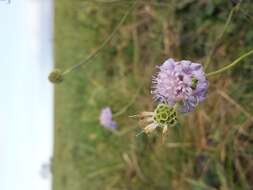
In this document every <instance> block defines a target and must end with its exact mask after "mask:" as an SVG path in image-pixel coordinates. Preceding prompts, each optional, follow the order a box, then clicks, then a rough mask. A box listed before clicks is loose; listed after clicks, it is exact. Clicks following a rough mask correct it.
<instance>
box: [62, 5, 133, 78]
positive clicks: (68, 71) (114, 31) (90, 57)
mask: <svg viewBox="0 0 253 190" xmlns="http://www.w3.org/2000/svg"><path fill="white" fill-rule="evenodd" d="M136 2H137V1H135V2H134V3H133V5H132V7H131V8H130V9H129V10H128V11H127V12H126V13H125V14H124V16H123V17H122V18H121V20H120V22H119V23H118V25H117V26H116V27H115V29H114V30H113V32H112V33H111V34H110V35H109V36H108V37H107V38H106V39H105V41H104V42H103V43H102V44H101V46H99V47H98V48H97V49H96V50H95V51H94V52H92V53H91V54H90V55H89V56H88V57H87V58H86V59H84V60H83V61H81V62H80V63H78V64H76V65H74V66H72V67H70V68H69V69H67V70H65V71H64V72H63V73H62V74H63V75H66V74H68V73H70V72H71V71H73V70H75V69H78V68H79V67H80V66H82V65H83V64H85V63H87V62H88V61H90V60H91V59H92V58H94V57H95V56H96V55H97V54H98V53H99V52H100V51H101V50H102V49H103V48H104V47H105V46H106V45H107V43H108V42H110V41H111V39H112V38H113V37H114V35H115V34H116V32H117V31H118V30H119V28H120V27H121V25H122V24H123V23H124V22H125V20H126V18H127V17H128V15H129V14H130V13H131V11H132V10H133V8H134V7H135V5H136Z"/></svg>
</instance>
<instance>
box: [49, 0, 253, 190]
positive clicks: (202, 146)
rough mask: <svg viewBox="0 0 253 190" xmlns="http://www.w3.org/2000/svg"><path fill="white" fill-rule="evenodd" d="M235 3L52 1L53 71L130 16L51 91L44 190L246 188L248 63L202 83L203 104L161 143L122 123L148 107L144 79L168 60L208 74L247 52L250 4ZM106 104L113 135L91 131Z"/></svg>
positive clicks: (252, 117)
mask: <svg viewBox="0 0 253 190" xmlns="http://www.w3.org/2000/svg"><path fill="white" fill-rule="evenodd" d="M135 2H137V3H136V4H135V5H134V7H133V8H131V7H132V5H133V4H134V3H135ZM237 2H239V1H236V0H231V1H224V0H210V1H205V0H203V1H200V0H199V1H198V0H180V1H178V0H153V1H152V0H137V1H133V0H73V1H69V0H56V1H55V60H56V67H57V68H58V69H61V70H65V69H67V68H69V67H71V66H73V65H75V64H77V63H79V62H80V61H83V60H84V59H85V58H86V57H87V56H88V55H90V54H91V53H92V52H94V50H95V49H96V48H97V47H100V45H101V44H102V43H103V42H104V40H105V39H107V38H108V36H110V34H112V33H113V31H114V29H115V28H116V27H117V26H118V23H119V22H121V21H122V17H123V16H124V15H125V14H126V12H127V11H129V10H130V9H132V10H130V11H131V12H130V14H129V15H128V16H127V17H126V19H124V20H123V21H124V22H122V25H120V27H119V28H118V30H117V31H116V32H115V33H113V38H112V39H111V40H110V41H108V43H106V44H105V47H104V48H103V49H101V50H100V51H99V52H98V54H96V56H95V57H93V58H92V59H91V60H90V61H89V62H87V63H86V64H84V65H83V67H81V68H79V69H76V70H74V71H73V72H70V73H68V74H67V75H65V76H64V81H63V82H62V83H61V84H59V85H56V90H55V92H56V96H55V97H56V98H55V100H56V101H55V102H56V103H55V147H54V149H55V152H54V158H53V175H54V179H53V188H54V190H86V189H87V190H100V189H101V190H102V189H103V190H130V189H134V190H142V189H145V190H154V189H156V190H158V189H161V190H162V189H172V190H174V189H176V190H188V189H193V190H208V189H222V190H231V189H236V190H237V189H238V190H249V189H251V188H252V186H253V172H252V171H253V159H252V157H253V152H252V150H253V133H252V132H253V131H252V129H253V102H252V93H253V79H252V76H253V58H252V57H249V58H246V59H244V60H243V61H242V62H241V63H240V64H239V65H237V66H236V67H234V68H233V69H232V70H230V71H228V72H224V73H223V74H221V75H217V76H214V77H210V78H209V84H210V86H209V92H208V98H207V100H206V101H205V102H204V103H202V104H201V105H200V106H199V107H198V109H197V110H195V112H192V113H190V114H185V115H183V116H181V117H180V118H179V120H180V124H181V127H174V128H169V129H168V133H167V135H166V136H165V137H164V138H161V133H160V132H157V133H153V134H151V135H148V136H147V135H145V134H140V135H139V136H136V134H138V133H139V132H140V131H141V127H140V125H139V123H138V121H137V120H135V119H133V118H129V117H128V116H130V115H134V114H136V113H139V112H141V111H152V110H153V109H154V106H155V104H154V102H153V100H152V97H151V95H150V84H151V76H152V75H153V74H155V69H156V66H157V65H159V64H161V63H163V61H164V60H166V59H167V58H168V57H173V58H175V59H177V60H182V59H189V60H192V61H195V62H199V63H202V64H203V65H205V66H206V71H207V72H211V71H215V70H217V69H219V68H221V67H224V66H225V65H227V64H229V63H231V62H232V61H233V60H235V59H236V58H238V57H239V56H240V55H242V54H243V53H245V52H247V51H249V50H251V49H253V45H252V42H253V28H252V24H253V12H252V10H253V4H252V3H251V0H243V1H242V2H241V3H239V4H237ZM207 65H208V67H207ZM106 106H110V107H111V108H112V110H113V113H116V115H117V117H115V118H114V120H116V121H117V123H118V125H119V127H118V129H117V131H115V132H111V131H109V130H106V129H105V128H103V127H102V126H101V125H100V124H99V121H98V118H99V114H100V110H101V108H103V107H106ZM119 112H120V113H119ZM117 113H118V114H117Z"/></svg>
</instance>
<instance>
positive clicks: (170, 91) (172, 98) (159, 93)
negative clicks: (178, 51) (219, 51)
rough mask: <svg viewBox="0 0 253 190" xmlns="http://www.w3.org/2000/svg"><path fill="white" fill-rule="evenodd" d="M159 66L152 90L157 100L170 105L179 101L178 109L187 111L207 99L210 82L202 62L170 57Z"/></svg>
mask: <svg viewBox="0 0 253 190" xmlns="http://www.w3.org/2000/svg"><path fill="white" fill-rule="evenodd" d="M158 68H159V72H158V74H157V75H156V76H154V77H153V80H152V83H153V86H152V88H153V90H152V91H151V93H152V94H153V95H154V98H155V100H156V101H159V102H166V103H167V104H169V105H170V106H174V105H175V104H176V103H178V104H179V106H178V111H180V112H183V113H185V112H191V111H193V109H194V108H195V107H196V106H197V104H198V103H199V102H202V101H204V100H205V98H206V94H207V88H208V82H207V80H206V77H205V73H204V71H203V67H202V65H201V64H198V63H192V62H191V61H186V60H182V61H175V60H174V59H168V60H166V61H165V62H164V63H163V64H162V65H161V66H159V67H158Z"/></svg>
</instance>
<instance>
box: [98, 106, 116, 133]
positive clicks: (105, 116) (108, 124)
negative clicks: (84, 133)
mask: <svg viewBox="0 0 253 190" xmlns="http://www.w3.org/2000/svg"><path fill="white" fill-rule="evenodd" d="M99 120H100V124H101V125H102V126H104V127H105V128H109V129H115V128H117V123H116V122H115V121H113V120H112V110H111V108H109V107H106V108H103V109H102V110H101V113H100V117H99Z"/></svg>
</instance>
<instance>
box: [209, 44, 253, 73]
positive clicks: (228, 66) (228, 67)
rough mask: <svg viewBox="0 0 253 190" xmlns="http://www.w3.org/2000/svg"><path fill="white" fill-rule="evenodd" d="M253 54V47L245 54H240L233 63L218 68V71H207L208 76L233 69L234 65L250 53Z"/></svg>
mask: <svg viewBox="0 0 253 190" xmlns="http://www.w3.org/2000/svg"><path fill="white" fill-rule="evenodd" d="M251 54H253V49H252V50H250V51H249V52H247V53H245V54H243V55H242V56H240V57H239V58H237V59H236V60H234V61H233V62H232V63H231V64H229V65H227V66H225V67H223V68H221V69H219V70H217V71H213V72H210V73H207V75H206V76H207V77H210V76H213V75H217V74H220V73H222V72H224V71H226V70H229V69H231V68H232V67H234V66H235V65H237V64H238V63H240V61H241V60H243V59H244V58H246V57H248V56H249V55H251Z"/></svg>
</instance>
